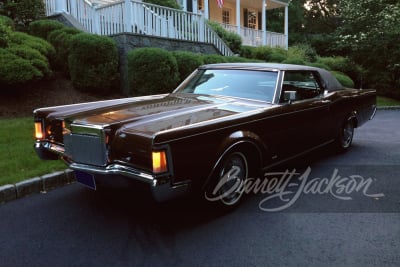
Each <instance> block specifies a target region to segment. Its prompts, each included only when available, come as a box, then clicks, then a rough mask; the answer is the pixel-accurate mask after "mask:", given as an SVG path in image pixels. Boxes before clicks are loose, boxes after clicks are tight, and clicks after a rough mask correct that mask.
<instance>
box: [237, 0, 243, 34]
mask: <svg viewBox="0 0 400 267" xmlns="http://www.w3.org/2000/svg"><path fill="white" fill-rule="evenodd" d="M240 13H241V12H240V0H236V27H237V34H239V36H242V35H241V33H240Z"/></svg>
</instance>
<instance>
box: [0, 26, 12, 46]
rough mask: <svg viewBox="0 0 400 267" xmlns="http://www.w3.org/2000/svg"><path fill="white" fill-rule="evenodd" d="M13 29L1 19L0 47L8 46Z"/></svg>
mask: <svg viewBox="0 0 400 267" xmlns="http://www.w3.org/2000/svg"><path fill="white" fill-rule="evenodd" d="M10 35H11V29H10V27H9V26H7V24H6V23H5V22H3V21H2V20H0V48H2V47H7V46H8V44H9V43H10Z"/></svg>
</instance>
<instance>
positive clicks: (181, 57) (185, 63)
mask: <svg viewBox="0 0 400 267" xmlns="http://www.w3.org/2000/svg"><path fill="white" fill-rule="evenodd" d="M173 56H174V57H175V59H176V62H177V64H178V70H179V80H180V81H183V80H184V79H186V77H187V76H189V75H190V74H191V73H192V72H193V71H194V70H195V69H196V68H197V67H199V66H200V65H203V64H204V61H203V57H202V56H201V55H200V54H195V53H191V52H185V51H176V52H173Z"/></svg>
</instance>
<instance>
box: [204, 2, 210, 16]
mask: <svg viewBox="0 0 400 267" xmlns="http://www.w3.org/2000/svg"><path fill="white" fill-rule="evenodd" d="M208 1H209V0H204V17H205V19H208V18H209V16H210V11H209V10H208Z"/></svg>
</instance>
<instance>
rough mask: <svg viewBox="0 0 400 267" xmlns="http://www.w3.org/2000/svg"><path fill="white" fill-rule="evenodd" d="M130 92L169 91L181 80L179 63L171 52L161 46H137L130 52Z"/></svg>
mask: <svg viewBox="0 0 400 267" xmlns="http://www.w3.org/2000/svg"><path fill="white" fill-rule="evenodd" d="M128 72H129V87H130V93H131V94H134V95H150V94H159V93H167V92H170V91H171V90H172V89H174V88H175V87H176V86H177V84H178V81H179V72H178V63H177V62H176V59H175V57H174V56H173V55H172V53H171V52H168V51H166V50H164V49H161V48H137V49H134V50H131V51H129V53H128Z"/></svg>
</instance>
